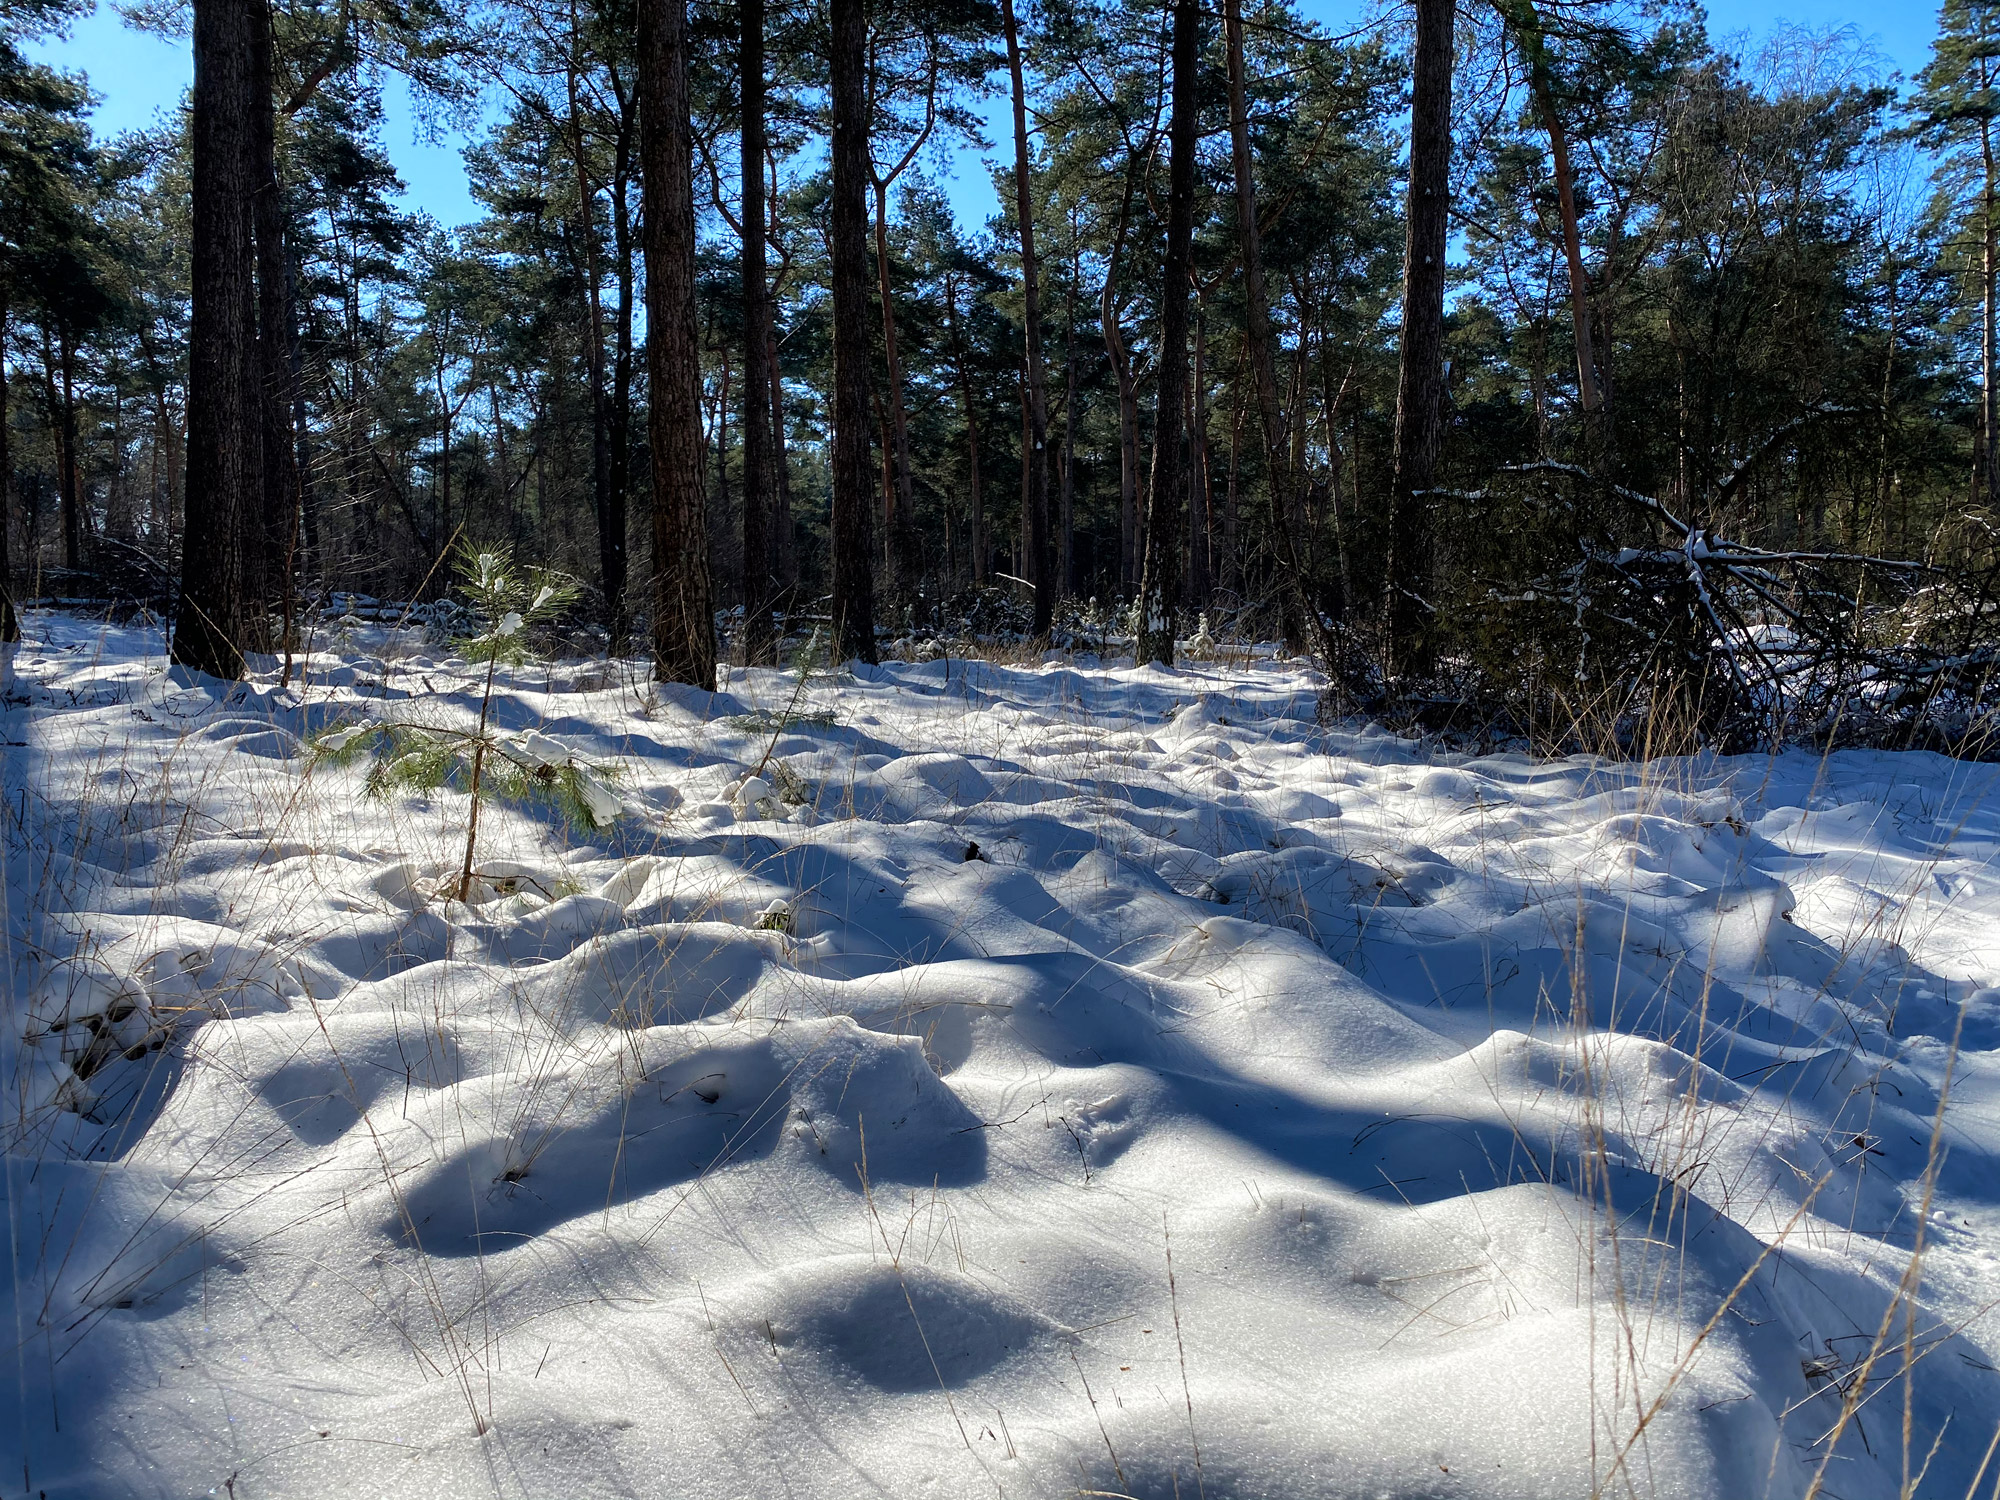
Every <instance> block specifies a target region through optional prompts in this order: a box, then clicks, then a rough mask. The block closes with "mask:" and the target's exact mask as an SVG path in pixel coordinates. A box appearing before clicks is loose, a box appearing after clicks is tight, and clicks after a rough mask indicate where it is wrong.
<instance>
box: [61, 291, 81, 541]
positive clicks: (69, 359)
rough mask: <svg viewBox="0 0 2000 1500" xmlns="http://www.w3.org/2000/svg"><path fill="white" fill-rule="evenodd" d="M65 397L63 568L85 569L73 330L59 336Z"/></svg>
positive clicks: (62, 422)
mask: <svg viewBox="0 0 2000 1500" xmlns="http://www.w3.org/2000/svg"><path fill="white" fill-rule="evenodd" d="M56 343H57V347H58V350H59V363H58V368H59V369H60V370H61V372H62V395H61V398H60V400H59V401H58V402H57V405H56V422H57V427H58V431H57V434H56V460H57V462H58V463H59V464H60V465H61V466H62V467H61V475H60V479H61V490H60V493H61V496H62V549H63V566H64V567H65V568H69V569H71V570H75V569H78V568H81V567H82V566H83V496H82V494H81V493H80V491H81V488H82V486H81V485H80V484H79V482H78V474H77V461H76V342H75V340H74V339H73V338H72V337H71V335H70V331H69V328H68V327H67V326H63V327H61V328H59V329H58V330H57V332H56Z"/></svg>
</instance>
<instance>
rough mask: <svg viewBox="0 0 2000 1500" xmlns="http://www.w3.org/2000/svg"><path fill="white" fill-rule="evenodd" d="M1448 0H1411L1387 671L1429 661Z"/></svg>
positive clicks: (1447, 145)
mask: <svg viewBox="0 0 2000 1500" xmlns="http://www.w3.org/2000/svg"><path fill="white" fill-rule="evenodd" d="M1453 17H1454V0H1417V46H1416V64H1415V73H1414V78H1413V81H1412V99H1411V107H1410V197H1409V234H1408V237H1407V239H1406V240H1405V243H1404V250H1403V331H1402V350H1401V361H1400V368H1399V371H1398V375H1397V385H1396V456H1395V478H1394V480H1393V482H1392V485H1391V489H1390V495H1389V589H1388V594H1389V597H1388V607H1387V625H1388V648H1389V651H1388V662H1387V666H1388V669H1389V671H1390V673H1391V674H1392V675H1394V674H1400V673H1405V672H1425V671H1428V670H1429V669H1430V667H1431V664H1432V644H1431V641H1430V629H1429V624H1430V622H1429V612H1430V605H1429V601H1428V597H1427V596H1428V595H1429V593H1430V586H1431V556H1432V540H1431V524H1430V501H1429V499H1428V497H1427V496H1426V495H1425V492H1426V491H1427V490H1429V489H1430V487H1431V483H1432V480H1433V478H1434V477H1435V474H1436V470H1437V457H1438V447H1439V445H1440V442H1441V441H1442V439H1443V436H1444V279H1445V244H1446V238H1447V236H1448V233H1449V228H1450V225H1449V217H1450V193H1451V63H1452V25H1453Z"/></svg>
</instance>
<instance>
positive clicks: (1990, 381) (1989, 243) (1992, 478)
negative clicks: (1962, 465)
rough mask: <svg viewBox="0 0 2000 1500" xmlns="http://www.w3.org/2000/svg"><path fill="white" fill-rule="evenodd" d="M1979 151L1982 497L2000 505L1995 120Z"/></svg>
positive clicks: (1985, 123) (1985, 127)
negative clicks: (1996, 357) (1996, 382)
mask: <svg viewBox="0 0 2000 1500" xmlns="http://www.w3.org/2000/svg"><path fill="white" fill-rule="evenodd" d="M1979 150H1980V156H1981V160H1982V164H1983V165H1984V167H1985V175H1984V177H1983V178H1982V180H1981V185H1980V194H1979V215H1980V235H1979V253H1980V265H1979V284H1980V290H1981V294H1982V295H1981V302H1980V310H1979V368H1980V386H1979V412H1980V419H1981V420H1980V426H1981V428H1982V431H1981V432H1980V449H1981V452H1982V453H1983V455H1984V457H1985V460H1986V475H1985V478H1986V485H1985V489H1986V493H1985V494H1984V495H1983V496H1982V497H1981V500H1982V502H1983V503H1984V504H1987V505H1994V504H2000V388H1996V387H1995V385H1994V361H1995V349H1994V341H1995V334H1994V324H1995V320H1996V317H2000V311H1996V309H1995V307H1994V294H1995V290H1996V285H1995V283H1996V281H2000V264H1996V261H2000V255H1996V244H1995V242H1996V239H2000V222H1996V209H2000V204H1996V201H1995V199H1996V193H1995V177H1994V160H1993V154H1994V153H1993V122H1992V121H1991V120H1982V121H1981V122H1980V125H1979Z"/></svg>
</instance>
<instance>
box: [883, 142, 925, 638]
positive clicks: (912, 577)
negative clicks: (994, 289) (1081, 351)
mask: <svg viewBox="0 0 2000 1500" xmlns="http://www.w3.org/2000/svg"><path fill="white" fill-rule="evenodd" d="M873 186H874V189H875V296H876V300H877V301H878V302H880V303H881V305H882V373H883V379H884V382H885V383H886V385H887V387H888V402H887V405H886V406H885V408H884V410H883V413H882V427H883V431H882V470H883V485H882V499H883V506H882V519H883V522H884V524H885V525H886V526H887V527H888V531H889V538H888V541H889V546H888V553H887V559H886V560H887V562H888V565H889V594H890V597H891V598H893V599H896V600H898V601H900V602H901V603H902V604H904V605H908V604H911V603H913V602H914V601H915V599H916V597H917V583H918V579H919V577H920V575H921V573H922V569H923V561H922V558H921V557H920V556H919V554H918V551H917V511H916V505H917V502H916V494H915V491H914V489H913V488H912V484H911V479H910V419H909V404H908V403H907V402H906V401H905V400H904V399H903V354H902V348H901V345H900V344H899V343H898V342H897V339H896V298H895V288H894V285H893V283H892V281H891V278H890V266H891V263H890V258H889V184H888V183H887V182H886V181H883V180H881V179H879V178H878V179H876V181H875V182H874V184H873Z"/></svg>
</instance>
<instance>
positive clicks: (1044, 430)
mask: <svg viewBox="0 0 2000 1500" xmlns="http://www.w3.org/2000/svg"><path fill="white" fill-rule="evenodd" d="M1000 19H1001V24H1002V25H1003V26H1004V27H1005V28H1006V32H1007V73H1008V76H1009V78H1010V79H1011V80H1012V82H1013V88H1014V214H1015V217H1016V219H1018V220H1019V223H1020V230H1021V291H1022V297H1021V321H1022V323H1023V325H1024V329H1023V332H1024V335H1025V340H1026V345H1025V347H1026V351H1027V364H1028V441H1027V444H1026V446H1025V447H1024V449H1023V451H1022V454H1021V464H1022V469H1023V473H1022V497H1021V499H1022V505H1023V506H1024V507H1025V514H1024V515H1023V517H1022V527H1021V539H1022V541H1023V542H1024V543H1025V544H1026V546H1027V549H1028V558H1027V562H1028V582H1030V583H1031V584H1033V585H1034V586H1035V634H1036V635H1037V636H1038V637H1040V636H1046V635H1048V633H1049V627H1050V626H1051V625H1052V624H1053V623H1054V620H1055V602H1056V601H1055V595H1056V585H1055V579H1054V577H1053V576H1052V570H1051V569H1050V567H1049V461H1048V436H1049V407H1048V375H1047V372H1046V371H1045V370H1044V369H1043V368H1042V302H1041V286H1040V283H1041V264H1040V262H1039V261H1037V260H1036V258H1035V213H1034V206H1035V205H1034V196H1033V192H1032V188H1033V183H1032V182H1031V180H1030V178H1029V175H1028V161H1029V158H1028V95H1027V88H1026V84H1025V81H1024V79H1023V77H1022V73H1021V29H1020V26H1019V24H1018V23H1017V22H1016V20H1015V18H1014V0H1000Z"/></svg>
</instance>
